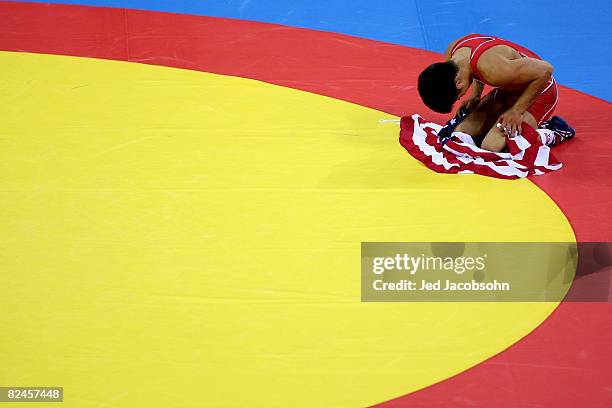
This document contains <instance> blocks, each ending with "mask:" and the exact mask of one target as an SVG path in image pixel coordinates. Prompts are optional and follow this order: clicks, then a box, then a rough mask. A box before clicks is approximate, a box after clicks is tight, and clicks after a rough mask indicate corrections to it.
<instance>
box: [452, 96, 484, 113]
mask: <svg viewBox="0 0 612 408" xmlns="http://www.w3.org/2000/svg"><path fill="white" fill-rule="evenodd" d="M479 103H480V97H479V96H472V97H470V98H468V99H466V100H465V101H463V102H461V105H459V109H457V112H459V111H460V110H461V109H462V108H467V110H468V111H471V110H472V108H475V107H476V106H478V104H479Z"/></svg>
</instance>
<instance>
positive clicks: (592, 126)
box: [0, 2, 612, 408]
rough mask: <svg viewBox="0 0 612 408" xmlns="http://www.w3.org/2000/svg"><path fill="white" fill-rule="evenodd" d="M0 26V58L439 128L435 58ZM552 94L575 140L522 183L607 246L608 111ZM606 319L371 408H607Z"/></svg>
mask: <svg viewBox="0 0 612 408" xmlns="http://www.w3.org/2000/svg"><path fill="white" fill-rule="evenodd" d="M0 21H1V22H2V23H0V24H1V25H2V26H3V28H2V30H1V31H0V50H5V51H20V52H32V53H47V54H61V55H73V56H80V57H90V58H103V59H112V60H120V61H130V62H138V63H146V64H153V65H163V66H170V67H176V68H185V69H191V70H198V71H206V72H213V73H220V74H225V75H233V76H240V77H246V78H252V79H258V80H261V81H265V82H269V83H273V84H278V85H282V86H287V87H291V88H296V89H302V90H305V91H309V92H314V93H318V94H321V95H326V96H331V97H334V98H338V99H343V100H346V101H350V102H353V103H356V104H359V105H363V106H368V107H371V108H375V109H378V110H381V111H385V112H388V113H391V114H394V115H398V116H403V115H406V114H411V113H414V112H422V113H424V114H425V115H426V116H427V117H428V118H430V119H432V120H435V121H439V122H441V121H443V120H444V119H445V118H444V117H441V116H439V115H437V114H434V113H431V112H427V111H426V110H425V109H424V108H423V107H422V106H421V104H420V103H419V102H418V101H419V99H418V96H417V94H416V90H415V78H416V74H418V71H419V70H420V69H421V68H422V67H424V66H426V65H427V64H429V63H431V62H433V61H435V60H437V59H439V56H438V55H436V54H434V53H431V52H427V51H423V50H418V49H412V48H408V47H403V46H398V45H393V44H386V43H381V42H377V41H372V40H366V39H360V38H355V37H350V36H346V35H341V34H334V33H327V32H320V31H314V30H307V29H297V28H291V27H284V26H278V25H273V24H267V23H256V22H249V21H241V20H233V19H222V18H211V17H202V16H191V15H180V14H172V13H162V12H150V11H137V10H126V9H117V8H104V7H84V6H68V5H50V4H41V3H14V2H0ZM560 94H561V100H560V103H559V107H558V108H557V111H558V112H562V113H563V115H564V116H565V117H566V119H568V120H569V121H570V122H571V123H572V124H574V125H575V127H576V128H577V130H578V137H577V138H576V140H575V141H573V142H572V143H568V144H567V145H562V146H559V147H558V148H556V149H557V150H556V154H557V156H558V157H559V158H560V159H561V160H562V161H564V162H565V168H564V169H563V170H562V171H560V172H558V174H557V173H556V174H553V175H550V176H545V177H538V178H535V179H533V182H534V183H536V184H537V185H538V186H540V187H541V188H542V189H543V190H544V191H546V193H548V194H549V196H550V197H551V198H552V199H553V200H555V202H557V204H558V205H559V206H560V208H561V209H562V210H563V211H564V213H565V214H566V216H567V217H568V219H569V220H570V223H571V225H572V227H573V228H574V231H575V233H576V236H577V238H578V239H579V240H581V241H607V240H610V238H611V237H612V223H611V222H610V216H609V215H608V212H609V203H610V202H611V200H610V198H612V182H611V179H610V174H612V172H610V170H612V160H610V158H611V157H612V154H611V153H612V144H611V143H609V142H608V141H607V137H608V136H610V135H607V134H605V133H606V131H605V130H603V131H602V130H601V129H597V126H596V124H597V123H608V121H609V119H612V110H611V106H610V103H608V102H606V101H603V100H601V99H599V98H595V97H591V96H589V95H585V94H583V93H581V92H578V91H575V90H571V89H568V88H564V87H561V91H560ZM608 133H609V132H608ZM593 152H597V154H593ZM543 227H544V228H545V226H543ZM611 311H612V307H610V304H609V303H599V304H591V303H563V304H561V305H560V306H559V308H558V309H557V310H556V311H555V312H554V313H553V314H552V315H551V317H550V318H549V319H548V320H547V321H546V322H544V323H543V324H542V325H541V326H540V327H539V328H538V329H537V330H536V331H534V332H533V333H531V334H530V335H529V336H527V337H526V338H524V339H523V340H522V341H521V342H519V343H517V344H515V345H513V346H512V347H510V348H509V349H508V350H506V351H504V352H502V353H500V354H498V355H497V356H495V357H493V358H491V359H489V360H487V361H485V362H483V363H481V364H479V365H477V366H475V367H473V368H472V369H470V370H468V371H466V372H464V373H462V374H460V375H458V376H455V377H452V378H450V379H447V380H445V381H442V382H440V383H438V384H434V385H432V386H430V387H427V388H425V389H423V390H420V391H418V392H415V393H412V394H409V395H406V396H403V397H400V398H398V399H395V400H393V401H388V402H386V403H384V404H382V405H381V406H389V407H451V406H452V407H487V408H488V407H500V408H504V407H527V406H529V407H562V408H563V407H568V408H569V407H572V408H574V407H602V408H603V407H606V408H607V407H609V406H612V395H611V392H610V389H611V386H610V378H612V367H610V365H609V364H608V362H609V361H610V357H611V354H612V350H611V347H612V346H611V345H612V333H611V331H610V329H609V328H610V327H612V324H611V323H612V318H611V317H610V316H611V313H610V312H611Z"/></svg>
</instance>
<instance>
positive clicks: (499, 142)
mask: <svg viewBox="0 0 612 408" xmlns="http://www.w3.org/2000/svg"><path fill="white" fill-rule="evenodd" d="M523 122H524V123H527V124H528V125H530V126H531V127H533V128H534V129H537V128H538V122H537V120H536V119H535V118H534V117H533V115H532V114H531V113H529V112H525V113H523ZM480 147H482V148H483V149H485V150H489V151H491V152H501V151H502V150H504V148H505V147H506V135H505V133H504V130H503V129H500V128H498V127H497V122H496V124H495V125H493V127H491V129H489V131H488V132H487V134H486V135H485V137H484V139H483V140H482V144H481V145H480Z"/></svg>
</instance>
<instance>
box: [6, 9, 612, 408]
mask: <svg viewBox="0 0 612 408" xmlns="http://www.w3.org/2000/svg"><path fill="white" fill-rule="evenodd" d="M56 3H60V2H56ZM61 3H79V4H47V3H42V2H33V3H25V2H0V27H1V28H2V30H0V50H1V52H0V66H1V67H2V68H1V69H2V78H1V79H0V84H1V87H2V96H3V102H4V103H3V108H2V109H1V110H0V123H2V128H1V130H0V169H1V172H0V173H1V174H3V177H2V178H0V196H1V199H0V203H1V204H0V217H1V218H0V233H1V235H2V238H1V241H0V242H1V244H0V270H1V271H2V281H3V282H2V285H1V286H0V308H1V310H2V311H3V313H2V314H0V350H1V351H2V363H1V364H0V386H37V385H39V386H42V385H45V386H61V387H63V388H64V402H63V405H64V406H66V407H130V408H134V407H173V406H176V407H363V406H372V405H378V404H380V405H379V406H381V407H455V406H456V407H502V408H503V407H527V406H529V407H608V406H610V404H612V395H611V393H610V389H611V386H612V384H610V378H612V369H611V368H610V366H609V364H608V363H607V362H609V361H610V356H611V355H612V348H611V346H610V344H612V333H611V332H610V330H609V327H610V323H611V318H610V312H612V309H611V307H610V304H609V303H605V302H600V303H588V302H582V303H579V302H566V303H561V304H558V303H551V302H549V303H544V302H539V303H535V302H534V303H527V302H523V303H362V302H361V301H360V286H359V285H360V279H359V270H360V266H359V262H360V243H361V242H364V241H383V242H396V241H397V242H402V241H500V242H514V241H516V242H520V241H528V242H551V241H552V242H568V241H570V242H572V241H609V240H610V239H611V238H612V226H611V224H610V222H609V221H610V217H609V203H610V198H612V184H611V183H610V180H609V174H611V171H612V160H611V159H612V143H611V142H610V141H609V138H610V136H612V135H610V131H609V130H608V129H607V128H606V127H603V128H602V126H601V125H600V124H601V123H606V122H607V121H609V120H610V119H612V110H611V107H610V103H609V102H608V100H609V96H610V95H611V93H610V90H611V89H612V87H610V85H609V84H603V85H602V86H604V89H600V90H599V91H598V92H600V94H599V95H598V96H592V95H589V94H586V93H583V92H581V91H578V90H575V89H572V88H568V87H561V89H560V93H561V96H560V102H559V105H558V107H557V110H556V112H557V113H558V114H561V115H562V116H564V117H565V118H566V119H567V120H568V121H569V122H570V123H572V125H573V126H574V127H575V128H576V129H577V133H578V135H577V137H576V138H575V140H572V141H571V142H569V143H566V144H563V145H561V146H558V147H556V148H555V154H556V156H557V157H559V158H560V159H561V160H562V161H563V163H564V167H563V169H562V170H560V171H558V172H555V173H552V174H549V175H546V176H541V177H537V178H533V179H523V180H500V179H493V178H488V177H481V176H474V175H444V174H438V173H434V172H432V171H431V170H428V169H427V168H426V167H425V166H423V165H422V163H420V162H418V161H416V160H415V159H414V158H412V157H411V156H410V155H409V154H408V153H407V152H406V151H405V150H404V149H403V148H402V147H401V146H400V144H399V143H398V142H397V138H398V128H397V127H396V126H393V125H389V124H381V123H380V122H379V120H380V119H381V118H399V117H401V116H404V115H407V114H412V113H414V112H423V114H425V115H427V117H428V118H430V119H432V120H436V121H438V122H439V123H442V122H444V120H445V119H446V118H445V117H443V116H441V115H436V114H434V113H432V112H428V111H426V110H425V108H424V107H423V106H422V105H421V104H420V101H419V98H418V94H417V92H416V89H415V84H416V76H417V75H418V73H419V72H420V70H421V69H422V68H423V67H424V66H426V65H427V64H429V63H432V62H434V61H436V60H437V59H439V54H437V53H436V52H433V51H432V49H433V50H434V51H436V49H435V45H434V43H435V41H434V40H435V38H434V37H428V36H427V31H426V30H433V28H432V27H431V26H430V25H428V24H427V23H426V21H425V22H424V17H423V16H427V13H426V11H425V12H424V11H423V10H421V9H419V10H417V11H418V12H415V13H413V11H412V10H404V11H402V13H407V17H406V18H407V20H406V21H413V20H414V21H416V22H418V24H417V23H415V24H414V25H411V24H408V23H405V24H403V26H402V27H403V28H402V30H404V31H402V30H399V31H397V32H395V31H393V32H387V31H385V29H384V28H383V26H385V24H383V23H384V20H381V21H380V23H374V22H371V23H370V26H368V25H367V24H366V25H364V28H361V30H365V31H363V32H355V30H358V29H357V28H356V27H355V26H353V25H351V24H349V23H347V22H346V21H347V19H352V21H354V22H358V21H360V19H363V21H364V22H365V21H368V16H366V15H363V14H361V13H362V12H361V11H358V10H362V11H364V10H365V11H367V12H371V13H378V14H376V15H377V16H384V15H385V13H388V11H385V10H384V8H383V6H382V5H381V6H380V7H381V9H377V8H376V7H377V6H373V5H366V4H365V3H364V4H363V7H362V8H360V7H359V6H349V3H346V4H344V6H343V7H340V6H332V7H329V8H327V11H325V12H324V11H322V10H323V8H324V6H325V5H324V4H323V2H321V4H318V2H314V3H313V2H309V5H302V4H293V5H292V7H291V8H286V7H288V6H286V5H280V6H279V5H273V4H271V2H253V3H254V4H250V2H248V1H246V2H242V3H240V4H238V3H236V4H234V2H221V1H212V2H194V1H180V2H169V1H155V2H144V1H106V2H103V1H100V2H95V1H92V2H87V1H83V2H61ZM255 3H260V4H255ZM357 3H360V2H357ZM383 3H385V2H383ZM415 5H416V2H415ZM93 6H95V7H93ZM427 7H430V6H427ZM568 7H569V6H568ZM606 7H609V6H606ZM417 8H418V7H417ZM249 10H250V11H249ZM568 10H569V9H568ZM321 13H327V14H325V15H323V14H321ZM340 13H342V14H340ZM423 13H425V14H423ZM568 13H569V11H568ZM413 14H414V15H413ZM334 16H335V17H334ZM325 19H327V20H325ZM364 24H365V23H364ZM482 24H484V23H482ZM423 30H424V31H423ZM484 30H485V31H486V27H485V29H484ZM472 31H475V30H472ZM476 31H483V29H479V30H476ZM349 34H350V35H349ZM450 35H451V34H450V33H449V37H448V41H450V40H452V38H451V37H450ZM453 35H454V34H453ZM457 37H458V36H457ZM399 38H402V39H403V40H402V41H399V40H398V39H399ZM419 38H421V39H426V41H425V42H424V44H420V43H418V41H417V39H419ZM554 41H555V43H554V44H553V45H551V46H552V47H556V46H557V45H558V44H561V43H562V42H563V39H562V38H556V39H555V40H554ZM437 51H441V50H437ZM538 51H539V50H538ZM542 54H546V53H545V52H543V53H542ZM608 55H609V54H608ZM607 58H609V57H607ZM560 65H561V68H560V71H561V73H559V74H556V75H557V78H558V80H559V82H560V83H564V81H563V75H562V73H563V72H564V70H566V71H568V72H572V70H577V69H579V68H576V67H575V66H572V65H571V64H568V65H566V66H565V67H564V66H563V64H560ZM595 69H597V68H595ZM567 76H568V77H569V78H571V80H572V81H579V78H578V75H571V74H568V75H567ZM590 85H592V84H591V82H589V81H588V78H587V79H585V87H584V88H583V89H587V90H590V89H589V88H588V87H589V86H590ZM574 86H576V87H579V86H580V83H576V84H574ZM606 86H607V87H609V89H606V88H605V87H606ZM28 405H29V404H28V403H24V404H23V406H28ZM32 406H39V404H32Z"/></svg>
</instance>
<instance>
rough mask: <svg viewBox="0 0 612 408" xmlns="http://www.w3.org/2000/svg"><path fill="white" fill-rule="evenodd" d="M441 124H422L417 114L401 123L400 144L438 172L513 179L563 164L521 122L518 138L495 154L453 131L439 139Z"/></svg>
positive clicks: (509, 141) (528, 127)
mask: <svg viewBox="0 0 612 408" xmlns="http://www.w3.org/2000/svg"><path fill="white" fill-rule="evenodd" d="M440 129H442V126H441V125H438V124H436V123H432V122H427V121H425V120H424V119H423V118H422V117H421V116H420V115H418V114H414V115H412V116H406V117H403V118H402V119H401V121H400V138H399V141H400V144H401V145H402V146H404V148H405V149H406V150H408V153H410V154H411V155H412V156H413V157H414V158H415V159H417V160H419V161H421V162H422V163H423V164H425V166H427V167H429V168H430V169H432V170H434V171H436V172H438V173H475V174H481V175H483V176H489V177H496V178H504V179H516V178H524V177H527V176H531V175H541V174H545V173H548V172H551V171H554V170H558V169H560V168H561V166H562V164H561V163H560V162H559V161H558V160H557V159H556V158H555V156H554V155H553V154H552V153H551V151H550V147H548V146H545V145H544V144H543V143H542V141H541V139H540V137H539V135H538V131H536V130H535V129H533V128H532V127H531V126H529V125H527V124H525V123H523V126H522V132H521V134H520V135H518V136H516V137H513V138H510V139H508V140H507V149H506V151H505V152H501V153H495V152H491V151H488V150H483V149H481V148H479V147H477V146H476V144H475V143H474V141H473V139H472V137H471V136H470V135H468V134H465V133H461V132H453V133H452V135H451V136H450V137H449V138H448V139H446V140H443V139H440V138H438V132H439V131H440Z"/></svg>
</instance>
